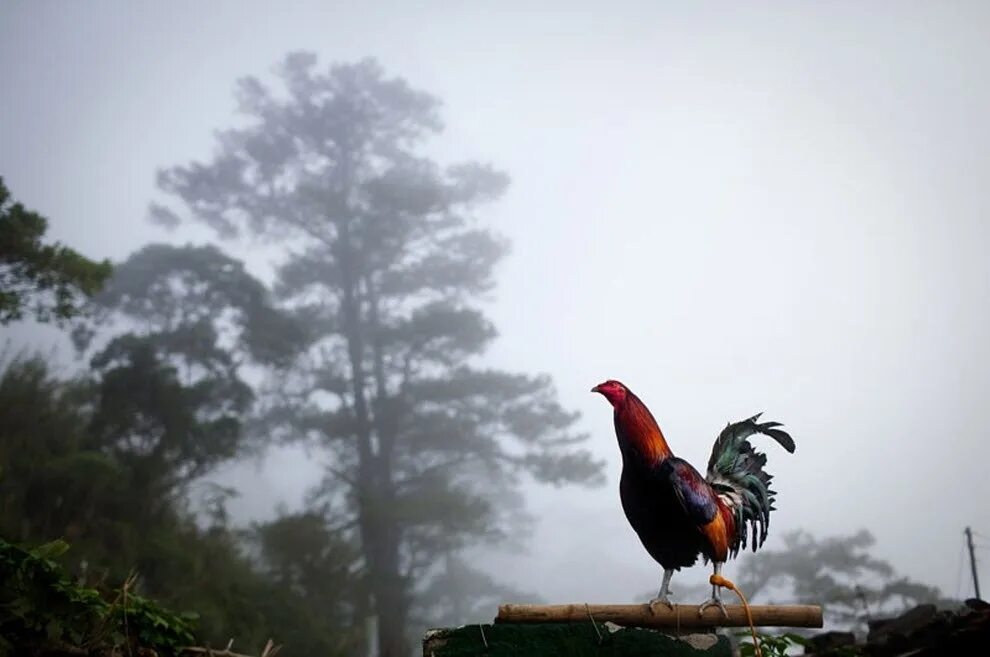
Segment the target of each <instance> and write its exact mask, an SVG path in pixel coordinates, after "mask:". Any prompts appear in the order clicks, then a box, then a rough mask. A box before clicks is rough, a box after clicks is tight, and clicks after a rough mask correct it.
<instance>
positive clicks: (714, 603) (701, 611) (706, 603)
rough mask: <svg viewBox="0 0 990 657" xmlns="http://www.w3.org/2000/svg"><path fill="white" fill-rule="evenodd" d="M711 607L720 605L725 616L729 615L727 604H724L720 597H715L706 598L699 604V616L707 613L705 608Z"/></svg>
mask: <svg viewBox="0 0 990 657" xmlns="http://www.w3.org/2000/svg"><path fill="white" fill-rule="evenodd" d="M709 607H718V608H719V609H721V610H722V615H723V616H725V617H726V618H728V617H729V612H728V611H726V609H725V605H724V604H722V601H721V600H720V599H718V598H715V597H713V598H711V599H709V600H705V601H704V602H702V603H701V604H700V605H699V606H698V616H703V615H704V614H705V610H706V609H708V608H709Z"/></svg>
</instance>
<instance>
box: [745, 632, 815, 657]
mask: <svg viewBox="0 0 990 657" xmlns="http://www.w3.org/2000/svg"><path fill="white" fill-rule="evenodd" d="M737 636H738V638H739V639H740V641H739V657H756V648H755V647H754V645H753V639H752V635H751V634H750V633H749V632H739V633H738V634H737ZM756 638H757V640H758V641H759V642H760V652H761V654H762V655H763V657H787V655H788V650H790V649H791V648H792V647H794V648H806V647H807V646H809V645H810V643H809V641H808V639H806V638H805V637H803V636H801V635H799V634H794V633H792V632H786V633H784V634H776V635H773V634H757V635H756Z"/></svg>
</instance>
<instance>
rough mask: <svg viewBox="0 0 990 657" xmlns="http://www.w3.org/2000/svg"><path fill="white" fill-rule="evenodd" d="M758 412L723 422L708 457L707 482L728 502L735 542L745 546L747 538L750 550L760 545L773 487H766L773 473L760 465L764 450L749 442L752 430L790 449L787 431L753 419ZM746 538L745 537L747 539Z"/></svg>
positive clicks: (735, 547)
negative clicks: (748, 416)
mask: <svg viewBox="0 0 990 657" xmlns="http://www.w3.org/2000/svg"><path fill="white" fill-rule="evenodd" d="M760 415H762V413H758V414H757V415H754V416H753V417H751V418H748V419H746V420H743V421H741V422H736V423H734V424H728V425H726V427H725V429H724V430H723V431H722V433H720V434H719V436H718V438H717V439H716V440H715V445H714V447H713V448H712V456H711V458H710V459H709V460H708V477H707V478H708V482H709V483H710V484H711V485H712V487H713V488H715V490H716V491H717V492H719V494H720V495H721V496H722V498H723V501H725V502H726V503H728V504H729V506H730V507H731V508H732V509H733V511H734V512H735V516H736V531H737V538H738V542H737V545H735V546H734V548H733V550H732V553H733V555H735V554H736V553H737V552H738V550H739V546H740V545H741V546H742V547H743V549H745V548H746V545H747V542H748V543H750V544H751V545H752V547H753V551H754V552H755V551H756V549H757V548H758V547H759V546H761V545H763V542H764V541H765V540H766V538H767V528H768V527H769V525H770V512H771V511H773V510H774V506H773V502H774V496H775V495H776V491H774V490H773V489H771V488H770V482H771V481H772V480H773V476H772V475H770V473H768V472H766V471H765V470H764V469H763V467H764V466H765V465H766V463H767V457H766V454H763V453H761V452H757V451H756V450H755V449H754V448H753V445H752V444H751V443H750V442H749V437H750V436H753V435H755V434H763V435H766V436H770V437H771V438H773V439H774V440H776V441H777V442H778V443H780V445H781V446H782V447H783V448H784V449H786V450H787V451H788V452H791V453H793V452H794V448H795V446H794V440H793V439H792V438H791V437H790V435H789V434H787V432H785V431H783V430H781V429H778V428H777V427H780V426H783V425H782V424H781V423H780V422H764V423H762V424H760V423H757V420H758V419H759V418H760ZM747 539H748V541H747Z"/></svg>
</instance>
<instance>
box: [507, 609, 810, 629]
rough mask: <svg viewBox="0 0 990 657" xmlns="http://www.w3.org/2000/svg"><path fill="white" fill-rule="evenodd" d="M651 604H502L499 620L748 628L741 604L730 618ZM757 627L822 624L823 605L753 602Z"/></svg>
mask: <svg viewBox="0 0 990 657" xmlns="http://www.w3.org/2000/svg"><path fill="white" fill-rule="evenodd" d="M655 609H656V611H655V612H654V611H653V610H651V609H650V607H649V605H645V604H643V605H589V604H583V603H581V604H570V605H511V604H510V605H500V606H499V608H498V616H496V617H495V622H496V623H589V622H591V621H592V620H594V621H595V622H596V623H604V622H606V621H612V622H613V623H615V624H617V625H623V626H629V627H663V628H668V629H669V628H684V629H696V628H702V627H706V628H711V627H748V626H749V622H748V621H747V620H746V611H745V610H744V609H743V607H742V606H740V605H726V606H725V610H726V611H727V612H728V613H729V617H728V618H726V617H725V616H723V615H722V612H721V610H719V609H718V608H717V607H710V608H708V609H706V610H705V614H704V616H699V615H698V605H675V606H674V609H669V608H668V607H665V606H662V605H660V606H657V607H656V608H655ZM749 610H750V613H752V615H753V625H755V626H757V627H821V626H822V608H821V607H818V606H815V605H750V607H749Z"/></svg>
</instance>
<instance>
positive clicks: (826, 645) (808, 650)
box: [804, 631, 856, 655]
mask: <svg viewBox="0 0 990 657" xmlns="http://www.w3.org/2000/svg"><path fill="white" fill-rule="evenodd" d="M808 641H809V642H810V643H811V645H809V646H806V647H805V649H804V653H805V654H806V655H809V654H817V653H820V652H826V651H829V650H832V649H833V648H842V647H844V646H854V645H856V635H855V634H853V633H852V632H837V631H832V632H824V633H822V634H818V635H815V636H813V637H811V638H810V639H808Z"/></svg>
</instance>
